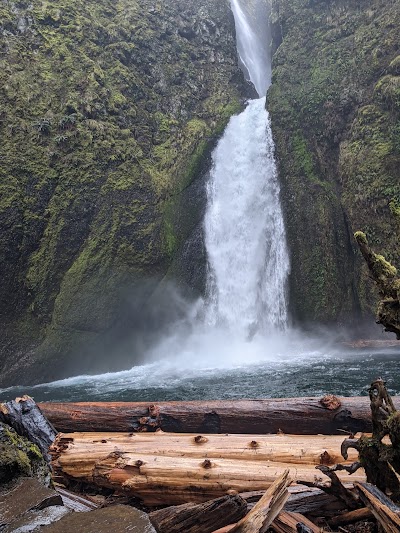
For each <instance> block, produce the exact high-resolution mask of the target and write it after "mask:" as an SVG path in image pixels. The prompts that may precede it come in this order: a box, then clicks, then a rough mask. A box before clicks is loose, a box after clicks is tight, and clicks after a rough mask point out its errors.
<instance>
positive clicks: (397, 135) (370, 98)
mask: <svg viewBox="0 0 400 533" xmlns="http://www.w3.org/2000/svg"><path fill="white" fill-rule="evenodd" d="M364 7H365V6H363V5H362V2H361V1H358V0H357V1H356V2H355V3H352V4H351V5H350V4H349V5H347V6H346V9H342V6H340V5H339V4H338V3H337V2H304V1H303V0H288V1H287V0H272V14H271V21H272V24H273V26H272V31H273V37H274V46H275V49H276V52H275V54H274V57H273V72H272V86H271V89H270V90H269V93H268V109H269V111H270V114H271V121H272V130H273V135H274V139H275V144H276V156H277V159H278V163H279V170H280V178H281V182H282V201H283V205H284V211H285V217H286V222H287V234H288V240H289V249H290V250H291V254H292V260H291V265H292V266H291V281H290V288H291V296H292V310H293V312H294V315H295V317H296V316H297V317H300V318H301V320H302V321H307V320H309V321H310V320H314V319H318V314H319V315H320V316H322V317H323V320H329V317H330V320H332V321H334V322H336V323H337V322H340V321H342V320H343V321H344V322H346V323H347V324H349V323H350V322H351V321H354V319H355V317H356V316H357V315H358V316H359V315H360V314H363V315H368V316H369V317H371V318H372V316H373V310H374V308H375V303H374V299H375V295H374V292H373V290H374V288H373V286H372V285H371V283H370V282H369V281H368V275H367V270H366V269H365V268H364V267H363V265H362V262H361V260H359V259H357V260H356V261H354V252H353V249H352V247H353V243H352V241H351V239H350V238H349V235H351V233H352V231H354V229H356V228H359V227H361V228H364V229H365V231H366V232H367V233H368V235H369V238H370V239H371V242H372V244H373V245H379V247H380V249H382V250H383V252H384V253H383V255H384V256H385V257H387V258H388V259H389V260H390V261H391V262H394V263H398V262H399V261H400V255H399V253H400V250H399V248H398V246H397V244H396V242H397V240H398V231H399V225H398V221H397V217H396V220H394V216H393V208H392V207H390V206H391V205H393V204H392V203H391V202H392V201H393V200H396V199H397V198H400V189H399V182H400V181H399V178H400V176H399V168H400V128H399V119H400V117H399V99H398V96H399V95H398V84H399V71H398V50H397V41H398V36H397V35H396V29H395V28H396V27H397V26H398V25H399V24H400V7H399V5H398V4H396V3H390V4H387V3H384V2H380V3H379V2H378V3H376V4H374V6H373V7H371V10H366V9H364ZM326 236H328V237H326ZM310 242H312V243H313V248H312V250H311V249H310V246H309V243H310ZM313 264H314V267H313V266H312V265H313ZM324 265H327V266H326V268H325V269H324ZM311 273H312V274H311ZM313 280H314V281H313ZM310 284H311V285H310ZM365 284H367V287H365ZM321 302H322V305H321ZM317 308H318V309H319V313H316V312H314V309H317Z"/></svg>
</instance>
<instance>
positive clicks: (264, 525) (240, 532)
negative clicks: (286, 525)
mask: <svg viewBox="0 0 400 533" xmlns="http://www.w3.org/2000/svg"><path fill="white" fill-rule="evenodd" d="M291 481H292V480H291V478H290V477H289V470H285V471H284V472H283V473H282V475H281V476H280V477H279V478H277V479H276V480H275V481H274V483H273V484H272V485H271V486H270V487H269V488H268V490H267V491H266V493H265V494H264V496H263V497H262V498H261V499H260V501H258V502H257V503H256V505H255V506H254V507H253V509H252V510H251V511H250V512H249V513H248V514H247V515H246V516H245V517H244V518H242V519H241V520H240V521H239V522H238V523H237V524H236V525H235V526H234V527H233V528H232V529H231V532H232V533H265V532H266V531H267V529H268V527H269V526H270V525H271V524H272V522H273V521H274V519H275V518H276V516H277V515H278V514H279V513H280V511H281V509H282V507H283V506H284V505H285V502H286V500H287V499H288V497H289V492H288V490H287V488H288V486H289V485H290V483H291Z"/></svg>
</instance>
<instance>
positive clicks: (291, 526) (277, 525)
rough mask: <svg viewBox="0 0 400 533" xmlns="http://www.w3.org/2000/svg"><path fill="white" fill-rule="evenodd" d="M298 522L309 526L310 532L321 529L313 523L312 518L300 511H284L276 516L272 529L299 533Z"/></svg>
mask: <svg viewBox="0 0 400 533" xmlns="http://www.w3.org/2000/svg"><path fill="white" fill-rule="evenodd" d="M298 524H302V525H303V526H305V527H307V528H308V530H309V531H310V533H320V531H321V529H320V528H319V527H318V526H316V525H315V524H313V523H312V522H311V520H308V518H306V517H305V516H303V515H301V514H299V513H288V512H287V511H282V512H281V513H279V515H278V516H277V517H276V518H275V520H274V521H273V522H272V524H271V529H272V531H275V533H297V531H298V528H297V526H298Z"/></svg>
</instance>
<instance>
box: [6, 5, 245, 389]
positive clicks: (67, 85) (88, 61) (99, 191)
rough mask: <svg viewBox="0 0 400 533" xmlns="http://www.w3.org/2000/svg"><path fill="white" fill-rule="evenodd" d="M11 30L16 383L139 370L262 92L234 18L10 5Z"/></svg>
mask: <svg viewBox="0 0 400 533" xmlns="http://www.w3.org/2000/svg"><path fill="white" fill-rule="evenodd" d="M0 20H1V31H0V51H1V54H0V86H1V92H0V110H1V111H0V136H1V139H2V149H1V157H0V176H1V179H0V198H1V200H0V269H1V272H2V276H1V279H0V302H1V303H0V324H1V328H2V331H3V335H2V340H1V346H0V366H1V368H2V369H3V370H2V377H1V378H0V383H2V384H6V385H10V384H13V383H23V382H33V381H45V380H50V379H54V378H56V377H62V376H65V375H68V374H71V373H79V372H82V371H102V370H113V369H117V368H121V367H123V366H124V365H125V366H128V367H130V366H132V364H133V363H135V362H138V361H140V355H141V353H142V350H141V349H139V348H138V347H137V346H133V347H132V346H130V347H129V349H130V353H129V361H126V360H125V359H124V357H125V356H126V347H127V346H128V345H129V343H130V342H131V340H130V339H131V337H132V335H133V336H134V332H135V328H136V326H137V322H138V321H139V319H140V320H142V321H145V320H146V319H145V314H144V311H143V310H144V308H145V304H146V302H147V301H148V298H149V297H150V296H151V294H152V293H153V292H154V290H155V289H156V288H157V286H158V285H159V282H160V280H161V279H162V278H164V276H165V275H166V274H167V273H168V271H169V269H170V266H171V264H172V263H174V262H176V261H178V263H179V257H180V256H181V254H182V253H184V251H183V243H184V242H185V241H186V240H187V239H188V237H189V236H190V235H191V233H192V232H193V231H195V230H196V228H198V225H199V221H200V218H201V213H202V209H203V205H202V201H203V200H202V195H201V194H200V195H193V194H190V191H191V190H192V189H191V188H192V187H193V186H194V185H193V184H194V183H195V182H196V179H197V177H198V175H199V170H200V169H201V168H202V166H203V165H204V161H205V160H206V158H207V154H209V152H210V147H211V145H212V143H213V141H214V140H215V138H216V137H217V136H218V135H219V134H220V133H221V132H222V130H223V128H224V126H225V124H226V122H227V120H228V118H229V117H230V116H231V115H232V114H233V113H234V112H236V111H237V110H239V109H240V107H241V102H242V100H241V97H242V96H243V95H244V94H245V93H246V91H247V84H246V83H245V82H244V80H243V76H242V74H241V72H240V70H239V69H238V67H237V55H236V45H235V35H234V24H233V17H232V14H231V12H230V8H229V3H228V2H226V1H224V0H217V1H215V0H196V1H195V0H167V1H164V2H154V1H152V0H143V1H141V2H136V1H131V0H130V1H126V0H122V2H120V3H117V4H116V3H115V2H113V1H111V0H100V1H97V0H96V1H93V0H89V1H86V2H71V1H69V0H68V1H67V2H58V0H56V1H54V2H50V3H47V4H43V3H42V2H39V1H38V0H33V2H29V3H21V2H19V3H17V2H14V1H10V2H6V3H3V5H2V7H1V8H0ZM203 197H204V195H203ZM197 253H198V257H200V258H201V257H202V252H201V250H198V251H197ZM179 264H180V263H179ZM179 264H178V267H177V271H178V272H179V271H182V268H181V267H180V266H179ZM194 268H195V267H193V266H191V267H190V268H189V270H191V273H190V274H189V275H188V279H189V281H190V279H192V278H193V277H196V276H193V272H192V271H193V269H194ZM198 277H199V278H200V277H201V275H199V276H198ZM188 279H186V280H185V281H188ZM201 284H202V282H201V280H200V279H197V280H196V283H195V284H194V286H195V288H197V289H198V288H200V289H201ZM132 308H134V311H135V312H132ZM127 331H128V332H129V335H128V334H127V333H126V332H127ZM116 338H118V339H122V341H123V342H122V344H123V346H122V347H121V349H120V351H119V352H118V353H117V354H114V355H115V356H113V355H112V354H111V356H110V352H111V348H112V347H113V346H114V345H115V339H116ZM124 343H125V344H124ZM101 353H103V354H104V358H101V357H100V355H101ZM122 354H125V355H122ZM106 356H107V357H106ZM106 359H107V361H106V362H105V360H106Z"/></svg>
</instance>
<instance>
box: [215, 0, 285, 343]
mask: <svg viewBox="0 0 400 533" xmlns="http://www.w3.org/2000/svg"><path fill="white" fill-rule="evenodd" d="M259 1H260V2H262V0H259ZM232 9H233V13H234V16H235V22H236V32H237V40H238V52H239V55H240V58H241V60H242V63H243V64H244V65H245V66H246V68H247V71H248V74H249V77H250V80H251V81H252V82H253V83H254V85H255V87H256V89H257V91H258V92H259V94H260V96H262V97H261V98H259V99H257V100H251V101H250V102H249V103H248V105H247V108H246V109H245V110H244V111H243V112H242V113H241V114H240V115H238V116H235V117H232V119H231V120H230V122H229V124H228V126H227V128H226V130H225V132H224V135H223V137H222V139H221V140H220V141H219V143H218V146H217V148H216V149H215V151H214V153H213V167H212V170H211V174H210V179H209V183H208V206H207V212H206V217H205V243H206V249H207V255H208V262H209V279H208V287H207V289H208V290H207V293H208V305H207V308H206V320H207V323H208V324H209V325H212V326H223V327H224V328H227V329H229V330H232V331H235V333H236V334H237V333H241V334H242V335H244V336H247V337H248V338H251V337H252V336H253V335H254V333H255V332H260V333H268V332H270V331H271V330H272V329H276V328H282V327H285V326H286V324H287V320H288V313H287V301H286V281H287V276H288V273H289V258H288V253H287V246H286V236H285V228H284V223H283V215H282V209H281V205H280V200H279V183H278V180H277V172H276V165H275V160H274V144H273V140H272V134H271V128H270V123H269V117H268V113H267V111H266V109H265V97H264V96H263V95H265V92H266V90H267V86H268V83H269V77H270V76H269V72H270V59H269V55H268V53H267V52H268V50H267V47H268V43H265V42H263V41H262V40H261V39H260V38H259V37H258V36H257V34H256V33H254V32H253V31H252V29H251V25H250V23H249V21H248V20H247V18H246V15H245V13H244V11H243V10H242V9H241V7H240V4H239V2H238V0H232Z"/></svg>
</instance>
